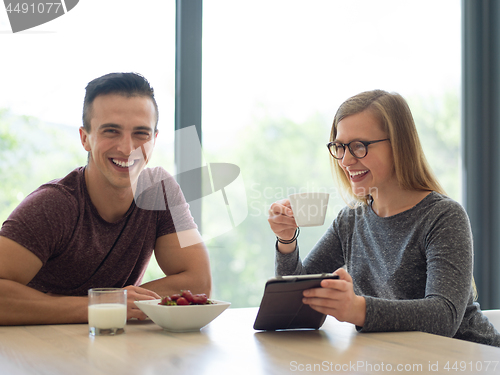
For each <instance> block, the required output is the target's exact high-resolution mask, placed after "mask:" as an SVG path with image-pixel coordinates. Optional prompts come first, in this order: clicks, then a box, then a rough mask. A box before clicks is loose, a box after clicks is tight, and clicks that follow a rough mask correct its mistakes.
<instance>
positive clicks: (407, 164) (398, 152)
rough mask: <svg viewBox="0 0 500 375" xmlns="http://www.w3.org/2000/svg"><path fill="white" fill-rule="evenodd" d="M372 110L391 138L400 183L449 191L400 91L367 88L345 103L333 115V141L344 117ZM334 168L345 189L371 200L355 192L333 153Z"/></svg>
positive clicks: (357, 197)
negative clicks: (430, 159) (430, 160)
mask: <svg viewBox="0 0 500 375" xmlns="http://www.w3.org/2000/svg"><path fill="white" fill-rule="evenodd" d="M367 110H368V111H370V112H371V113H372V114H373V115H374V116H375V117H376V118H377V119H378V121H379V123H380V125H381V126H382V129H383V130H384V131H385V132H386V133H387V135H388V138H389V139H390V143H391V147H392V154H393V158H394V169H395V172H396V178H397V181H398V182H399V185H400V186H401V187H402V188H403V189H406V190H428V191H432V190H433V191H436V192H438V193H441V194H445V192H444V190H443V188H442V187H441V185H440V184H439V182H438V181H437V179H436V178H435V176H434V174H433V173H432V170H431V168H430V167H429V164H428V163H427V160H426V159H425V155H424V152H423V150H422V146H421V144H420V140H419V138H418V133H417V128H416V127H415V122H414V120H413V116H412V114H411V111H410V107H409V106H408V104H407V103H406V100H404V99H403V97H402V96H401V95H399V94H397V93H388V92H386V91H382V90H373V91H365V92H362V93H360V94H358V95H355V96H353V97H351V98H349V99H347V100H346V101H345V102H344V103H342V104H341V105H340V107H339V109H338V110H337V113H336V114H335V117H334V119H333V125H332V130H331V133H330V141H334V140H335V139H336V137H337V127H338V124H339V122H340V121H342V119H344V118H346V117H347V116H351V115H355V114H357V113H361V112H363V111H367ZM330 161H331V162H332V172H333V174H334V175H336V177H337V179H338V181H339V183H340V185H341V188H342V189H343V190H344V193H345V194H346V195H347V196H348V197H349V198H351V199H349V200H348V201H351V200H352V199H353V198H354V200H355V201H357V202H358V203H362V202H364V203H367V202H368V200H369V199H370V194H369V193H368V194H367V195H366V196H364V197H359V196H355V195H354V194H353V192H352V190H351V185H350V183H349V179H348V178H347V176H346V175H345V173H344V171H343V170H342V168H341V167H340V165H339V163H338V162H337V160H335V159H334V158H333V157H331V159H330Z"/></svg>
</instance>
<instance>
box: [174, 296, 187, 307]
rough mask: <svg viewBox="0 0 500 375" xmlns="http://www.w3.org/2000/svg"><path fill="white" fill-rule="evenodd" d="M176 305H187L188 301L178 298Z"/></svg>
mask: <svg viewBox="0 0 500 375" xmlns="http://www.w3.org/2000/svg"><path fill="white" fill-rule="evenodd" d="M176 302H177V305H179V306H181V305H189V301H188V300H187V299H186V298H184V297H179V298H177V301H176Z"/></svg>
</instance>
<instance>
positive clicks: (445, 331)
mask: <svg viewBox="0 0 500 375" xmlns="http://www.w3.org/2000/svg"><path fill="white" fill-rule="evenodd" d="M441 208H443V207H441ZM422 240H423V241H424V243H425V254H423V255H424V256H425V259H426V264H427V270H426V272H427V281H426V287H425V296H424V297H423V298H417V299H406V300H388V299H382V298H376V297H369V296H365V299H366V320H365V324H364V326H363V327H362V328H358V329H359V330H361V331H363V332H370V331H423V332H429V333H434V334H439V335H444V336H449V337H452V336H454V335H455V333H456V332H457V330H458V328H459V326H460V323H461V322H462V319H463V316H464V313H465V309H466V306H467V301H468V299H469V297H470V294H471V292H472V289H471V282H472V257H473V251H472V234H471V230H470V224H469V220H468V217H467V214H466V213H465V211H464V210H463V208H462V207H461V206H460V205H459V204H458V203H455V204H454V205H448V206H447V207H446V208H445V209H442V210H441V211H440V213H439V214H438V215H435V217H434V219H433V221H432V222H431V223H429V229H428V230H426V231H425V232H423V238H422ZM405 277H409V278H411V277H412V275H411V274H410V273H406V274H405Z"/></svg>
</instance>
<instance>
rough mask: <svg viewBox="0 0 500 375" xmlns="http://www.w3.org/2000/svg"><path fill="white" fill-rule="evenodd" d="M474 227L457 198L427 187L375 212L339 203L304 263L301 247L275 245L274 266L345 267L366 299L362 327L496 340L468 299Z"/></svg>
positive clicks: (288, 269)
mask: <svg viewBox="0 0 500 375" xmlns="http://www.w3.org/2000/svg"><path fill="white" fill-rule="evenodd" d="M472 258H473V250H472V233H471V229H470V224H469V219H468V216H467V214H466V212H465V210H464V209H463V208H462V206H461V205H460V204H458V203H457V202H455V201H453V200H452V199H450V198H448V197H445V196H443V195H440V194H438V193H436V192H432V193H431V194H429V195H428V196H427V197H425V198H424V199H423V200H422V201H421V202H420V203H418V204H417V205H416V206H415V207H413V208H411V209H409V210H407V211H404V212H402V213H399V214H397V215H394V216H391V217H385V218H383V217H379V216H377V215H376V214H375V213H374V212H373V210H372V208H371V207H370V206H367V205H363V206H360V207H357V208H355V209H352V208H349V207H346V208H344V209H343V210H342V211H341V212H340V213H339V215H338V216H337V218H336V219H335V221H334V222H333V224H332V225H331V226H330V227H329V228H328V230H327V231H326V233H325V234H324V235H323V237H322V238H321V239H320V240H319V242H318V243H317V244H316V245H315V246H314V248H313V249H312V250H311V252H310V253H309V255H308V256H307V257H306V258H305V260H304V262H303V263H302V261H301V259H300V256H299V248H298V246H297V247H296V249H295V251H294V252H292V253H290V254H281V253H280V252H279V251H277V252H276V274H277V275H290V274H294V275H297V274H315V273H324V272H333V271H335V270H336V269H338V268H340V267H344V266H345V267H346V269H347V271H348V272H349V274H350V275H351V276H352V279H353V284H354V292H355V293H356V294H357V295H362V296H364V297H365V299H366V320H365V324H364V326H363V327H362V328H360V327H358V330H360V331H361V332H376V331H423V332H429V333H434V334H438V335H443V336H448V337H455V338H458V339H463V340H469V341H474V342H479V343H483V344H489V345H494V346H500V334H499V333H498V332H497V331H496V330H495V329H494V328H493V326H492V325H491V324H490V323H489V322H488V320H487V318H486V317H484V315H483V314H482V313H481V310H480V308H479V305H478V304H477V303H476V302H474V301H473V291H472V286H471V283H472V261H473V259H472Z"/></svg>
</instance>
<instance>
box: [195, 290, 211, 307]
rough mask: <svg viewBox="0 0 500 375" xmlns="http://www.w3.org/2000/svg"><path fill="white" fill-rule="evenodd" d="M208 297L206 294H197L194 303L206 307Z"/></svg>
mask: <svg viewBox="0 0 500 375" xmlns="http://www.w3.org/2000/svg"><path fill="white" fill-rule="evenodd" d="M207 300H208V298H207V295H206V294H204V293H203V294H195V295H194V296H193V303H194V304H195V305H204V304H205V303H207Z"/></svg>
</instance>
